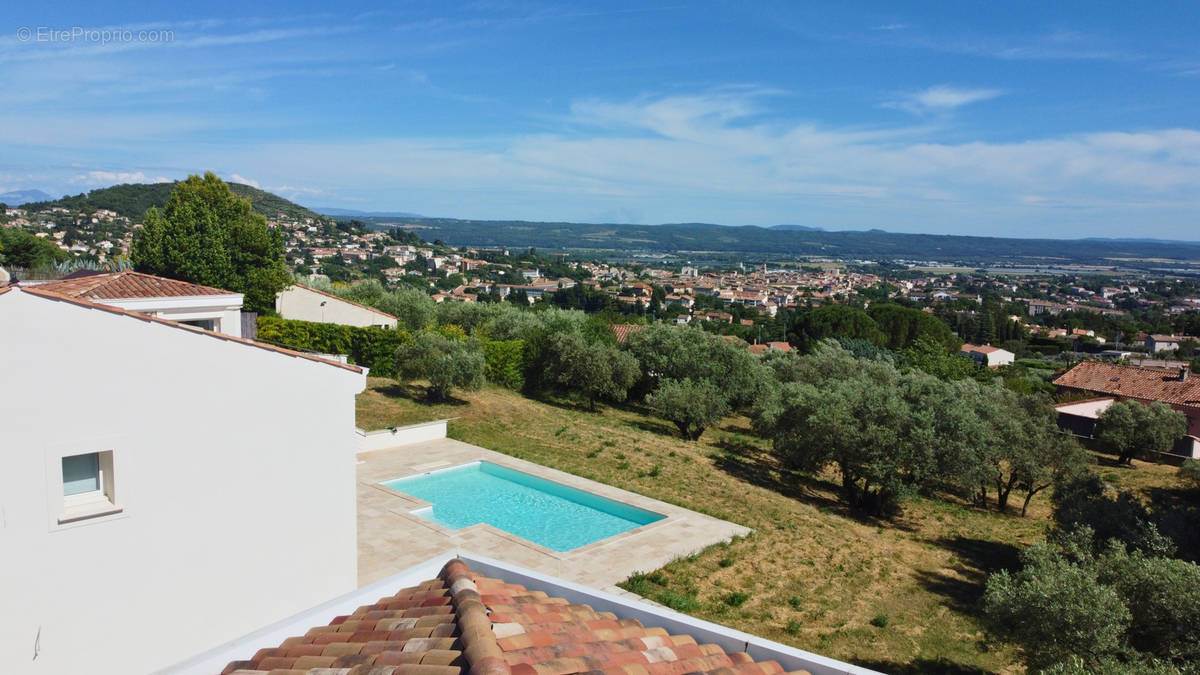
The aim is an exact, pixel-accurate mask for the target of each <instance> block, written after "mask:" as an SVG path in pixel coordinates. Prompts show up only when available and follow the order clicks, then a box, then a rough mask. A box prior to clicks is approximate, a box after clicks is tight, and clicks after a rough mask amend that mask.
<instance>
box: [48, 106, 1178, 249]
mask: <svg viewBox="0 0 1200 675" xmlns="http://www.w3.org/2000/svg"><path fill="white" fill-rule="evenodd" d="M942 96H943V98H942V99H937V98H936V97H935V98H934V99H932V100H931V101H930V103H931V104H932V103H941V104H943V105H951V104H954V103H958V104H959V105H967V103H965V102H963V101H964V100H965V99H964V97H962V96H959V97H957V98H955V97H952V96H947V95H945V94H943V95H942ZM966 98H968V99H969V98H971V97H969V96H968V97H966ZM976 99H978V97H976ZM771 102H772V101H771V98H770V96H769V95H767V94H764V93H762V92H758V91H751V90H746V91H724V92H717V93H712V92H709V93H700V94H695V95H688V96H669V97H641V98H637V99H634V100H625V101H620V100H617V101H613V100H600V99H588V100H582V101H578V102H576V103H575V104H574V105H573V106H572V107H571V114H570V115H569V117H568V118H567V119H565V120H561V121H560V122H561V124H560V126H559V127H558V129H557V131H556V133H543V134H526V135H509V136H494V137H489V138H456V137H443V138H410V137H382V136H381V137H375V138H366V139H354V140H348V141H337V140H334V141H326V142H262V143H257V144H250V145H245V146H241V147H239V148H237V149H230V148H221V149H217V148H211V147H209V146H199V147H196V148H191V149H187V148H175V147H172V148H170V149H162V150H161V151H160V152H161V154H162V156H161V157H154V156H148V157H144V158H142V161H143V162H144V165H150V166H153V164H150V163H151V162H155V161H158V162H160V163H161V164H160V165H162V166H166V165H167V163H168V162H169V163H170V164H172V165H174V164H180V165H182V166H186V167H193V169H180V172H181V173H186V172H188V171H193V172H194V168H199V167H211V166H236V167H238V169H239V173H236V174H229V175H230V176H231V178H232V179H233V180H238V181H241V182H247V183H250V180H249V179H247V178H245V176H259V177H260V179H259V181H261V183H262V184H263V185H265V186H266V189H268V190H271V191H273V192H276V193H279V194H281V195H283V196H285V197H289V198H301V197H304V196H309V197H312V196H320V197H321V201H322V203H323V204H325V205H331V206H338V205H343V204H344V205H353V206H355V207H358V208H368V209H399V210H406V211H413V212H416V213H431V214H439V215H447V216H457V217H466V218H521V219H529V220H558V219H567V220H589V219H594V218H595V217H596V216H597V214H618V213H636V214H637V218H636V220H638V221H641V222H680V221H708V222H722V223H729V224H741V223H759V224H770V223H777V222H797V220H798V219H803V220H804V221H805V222H811V223H812V224H815V225H823V226H825V227H831V228H838V227H852V228H865V227H883V228H885V229H897V230H903V229H910V230H921V231H948V232H958V233H963V232H973V233H979V234H1002V235H1010V236H1013V235H1019V234H1032V235H1035V236H1050V235H1052V234H1060V235H1061V234H1070V231H1069V230H1066V231H1064V228H1070V227H1080V228H1086V229H1084V230H1082V232H1084V233H1086V234H1087V235H1103V234H1111V235H1120V234H1127V233H1128V232H1129V231H1130V228H1133V227H1137V228H1139V230H1138V231H1142V232H1153V233H1155V234H1156V235H1158V236H1168V235H1171V234H1174V235H1176V236H1181V235H1184V234H1186V233H1187V232H1188V231H1189V229H1188V228H1190V227H1193V226H1194V214H1195V212H1196V211H1197V210H1198V209H1200V194H1197V193H1196V191H1195V189H1194V186H1195V185H1197V184H1200V131H1197V130H1195V129H1183V128H1180V129H1158V130H1145V131H1139V132H1127V131H1121V130H1117V131H1110V132H1102V133H1089V134H1066V135H1059V136H1054V137H1046V138H1036V139H1031V140H1025V141H1016V142H984V141H968V142H960V143H948V142H944V141H942V140H940V137H939V136H938V135H937V127H932V126H928V125H924V124H909V125H901V126H891V127H883V128H879V127H876V128H862V127H844V126H843V127H838V126H832V127H831V126H826V125H821V124H817V123H813V122H811V121H805V120H783V119H780V118H779V117H778V116H777V115H775V116H770V115H769V113H771V112H772V109H771V107H770V105H769V104H770V103H771ZM64 171H67V169H64ZM81 171H86V169H85V168H75V169H70V173H67V174H66V175H67V176H71V175H74V174H80V173H81ZM146 171H149V169H146ZM84 179H86V180H90V181H93V182H106V183H113V182H122V181H127V180H139V179H145V174H144V173H143V172H140V171H138V172H134V171H130V172H127V173H120V172H102V171H93V172H90V173H83V174H82V176H77V177H76V180H84ZM259 181H254V182H253V183H252V184H258V183H259ZM310 186H319V188H318V187H310ZM612 217H614V218H615V217H616V216H612ZM621 219H625V218H624V217H622V218H621ZM1022 228H1024V229H1022ZM1105 228H1108V229H1105ZM1193 238H1194V235H1193Z"/></svg>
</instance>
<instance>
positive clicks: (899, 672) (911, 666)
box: [854, 659, 992, 675]
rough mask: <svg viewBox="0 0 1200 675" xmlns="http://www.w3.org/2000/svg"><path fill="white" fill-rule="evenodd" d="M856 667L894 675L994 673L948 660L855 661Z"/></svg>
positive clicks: (985, 674) (981, 674) (986, 674)
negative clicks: (902, 661)
mask: <svg viewBox="0 0 1200 675" xmlns="http://www.w3.org/2000/svg"><path fill="white" fill-rule="evenodd" d="M854 663H855V665H858V666H862V667H863V668H870V669H871V670H878V671H879V672H881V673H892V674H893V675H990V673H991V672H992V671H990V670H984V669H982V668H977V667H975V666H967V665H963V664H961V663H954V662H953V661H948V660H946V659H914V660H912V661H909V662H908V663H896V662H894V661H862V660H859V659H855V661H854Z"/></svg>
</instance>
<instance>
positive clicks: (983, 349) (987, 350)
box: [960, 344, 1000, 354]
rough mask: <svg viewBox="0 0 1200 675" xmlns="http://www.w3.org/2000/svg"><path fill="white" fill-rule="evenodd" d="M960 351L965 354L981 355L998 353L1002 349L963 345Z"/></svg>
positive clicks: (989, 346)
mask: <svg viewBox="0 0 1200 675" xmlns="http://www.w3.org/2000/svg"><path fill="white" fill-rule="evenodd" d="M960 351H963V352H968V353H969V352H979V353H980V354H991V353H992V352H998V351H1000V348H999V347H993V346H991V345H973V344H964V345H963V346H962V347H961V348H960Z"/></svg>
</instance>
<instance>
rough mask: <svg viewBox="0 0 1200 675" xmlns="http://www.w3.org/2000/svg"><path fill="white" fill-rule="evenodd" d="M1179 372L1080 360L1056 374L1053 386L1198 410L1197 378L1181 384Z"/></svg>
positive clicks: (1190, 377) (1199, 385)
mask: <svg viewBox="0 0 1200 675" xmlns="http://www.w3.org/2000/svg"><path fill="white" fill-rule="evenodd" d="M1179 372H1180V371H1179V370H1177V369H1174V368H1152V367H1147V366H1120V365H1117V364H1114V363H1104V362H1102V361H1084V362H1083V363H1080V364H1079V365H1077V366H1075V367H1074V368H1072V369H1070V370H1068V371H1067V372H1065V373H1063V374H1062V375H1060V376H1059V377H1058V379H1056V380H1055V381H1054V384H1055V385H1057V386H1059V387H1065V388H1068V389H1079V390H1081V391H1092V392H1097V393H1101V394H1108V395H1110V396H1120V397H1123V398H1135V399H1140V400H1143V401H1162V402H1163V403H1170V404H1173V405H1180V406H1187V407H1191V408H1200V376H1196V375H1189V376H1188V378H1187V379H1186V380H1184V381H1182V382H1181V381H1180V380H1179Z"/></svg>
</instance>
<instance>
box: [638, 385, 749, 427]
mask: <svg viewBox="0 0 1200 675" xmlns="http://www.w3.org/2000/svg"><path fill="white" fill-rule="evenodd" d="M646 401H647V403H649V405H650V407H651V408H653V409H654V411H655V412H656V413H658V415H659V416H660V417H662V418H664V419H666V420H669V421H671V422H673V423H674V424H675V426H676V427H677V428H678V429H679V433H680V435H682V436H683V437H684V438H686V439H687V440H690V441H696V440H700V436H701V435H702V434H703V433H704V430H705V429H707V428H708V427H709V426H712V425H713V424H716V423H717V422H719V421H720V420H721V418H723V417H725V416H726V415H728V414H729V401H728V399H727V398H726V393H725V392H724V391H722V389H721V388H720V387H718V386H717V385H716V384H713V383H712V382H711V381H709V380H692V379H682V380H662V381H661V382H660V383H659V385H658V388H657V389H655V390H654V393H652V394H651V395H650V396H649V397H648V398H647V399H646Z"/></svg>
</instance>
